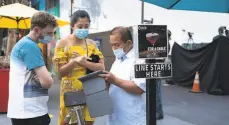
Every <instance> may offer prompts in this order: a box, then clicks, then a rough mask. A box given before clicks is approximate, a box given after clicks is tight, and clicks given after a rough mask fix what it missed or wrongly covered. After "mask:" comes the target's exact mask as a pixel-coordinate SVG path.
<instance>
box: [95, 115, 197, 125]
mask: <svg viewBox="0 0 229 125" xmlns="http://www.w3.org/2000/svg"><path fill="white" fill-rule="evenodd" d="M94 125H106V117H105V116H103V117H99V118H97V119H96V121H95V124H94ZM157 125H195V124H192V123H189V122H186V121H183V120H180V119H178V118H176V117H172V116H169V115H165V117H164V119H163V120H159V121H157Z"/></svg>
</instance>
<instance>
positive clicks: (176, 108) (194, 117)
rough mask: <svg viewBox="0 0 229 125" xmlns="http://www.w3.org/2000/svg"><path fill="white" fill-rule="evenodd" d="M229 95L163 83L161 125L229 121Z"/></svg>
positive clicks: (2, 118) (4, 123) (53, 102)
mask: <svg viewBox="0 0 229 125" xmlns="http://www.w3.org/2000/svg"><path fill="white" fill-rule="evenodd" d="M59 86H60V85H59V82H58V81H56V83H55V85H54V86H53V87H52V88H51V89H50V91H49V95H50V99H49V104H48V106H49V113H50V114H53V116H54V117H53V118H52V121H51V125H57V119H58V108H59ZM228 104H229V96H212V95H208V94H193V93H189V92H188V89H186V88H183V87H179V86H176V85H173V86H164V87H163V106H164V107H163V108H164V112H165V118H164V120H160V121H157V125H217V124H219V125H228V123H229V119H228V117H229V106H228ZM0 125H11V124H10V120H9V119H7V118H6V115H5V114H0ZM95 125H106V117H105V116H103V117H100V118H96V121H95Z"/></svg>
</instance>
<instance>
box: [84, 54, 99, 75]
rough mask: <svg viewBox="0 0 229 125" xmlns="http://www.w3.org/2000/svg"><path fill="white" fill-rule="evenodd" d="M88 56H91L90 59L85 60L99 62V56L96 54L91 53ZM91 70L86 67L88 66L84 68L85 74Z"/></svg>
mask: <svg viewBox="0 0 229 125" xmlns="http://www.w3.org/2000/svg"><path fill="white" fill-rule="evenodd" d="M90 58H91V60H87V61H89V62H93V63H99V60H100V58H99V56H98V55H94V54H92V55H91V56H90ZM92 72H93V71H92V70H90V69H88V68H87V69H86V74H90V73H92Z"/></svg>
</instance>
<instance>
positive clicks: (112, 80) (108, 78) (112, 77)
mask: <svg viewBox="0 0 229 125" xmlns="http://www.w3.org/2000/svg"><path fill="white" fill-rule="evenodd" d="M103 72H104V74H99V76H100V77H102V78H104V79H105V80H106V82H107V83H110V84H116V83H117V82H118V78H117V77H116V76H115V75H113V74H112V73H111V72H108V71H103Z"/></svg>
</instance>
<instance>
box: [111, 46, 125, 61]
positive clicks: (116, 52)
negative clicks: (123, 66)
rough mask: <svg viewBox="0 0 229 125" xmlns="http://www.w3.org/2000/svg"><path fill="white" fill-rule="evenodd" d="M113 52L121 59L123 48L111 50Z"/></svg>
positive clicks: (123, 53)
mask: <svg viewBox="0 0 229 125" xmlns="http://www.w3.org/2000/svg"><path fill="white" fill-rule="evenodd" d="M113 53H114V55H115V57H116V58H118V59H121V58H122V57H123V56H124V55H125V52H124V51H123V48H119V49H115V50H113Z"/></svg>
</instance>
